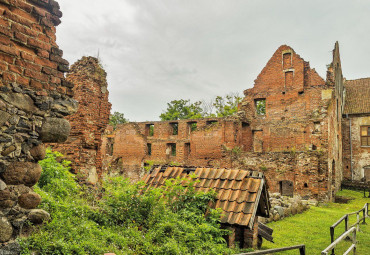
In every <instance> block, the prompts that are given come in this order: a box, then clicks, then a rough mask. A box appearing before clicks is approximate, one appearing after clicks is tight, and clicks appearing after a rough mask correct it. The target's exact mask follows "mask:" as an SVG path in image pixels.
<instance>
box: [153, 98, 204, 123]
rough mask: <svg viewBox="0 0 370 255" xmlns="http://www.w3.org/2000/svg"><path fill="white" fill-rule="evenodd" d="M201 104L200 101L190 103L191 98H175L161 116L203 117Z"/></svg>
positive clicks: (165, 117) (181, 118)
mask: <svg viewBox="0 0 370 255" xmlns="http://www.w3.org/2000/svg"><path fill="white" fill-rule="evenodd" d="M201 104H202V103H201V102H200V101H197V102H195V103H190V99H188V100H184V99H180V100H173V101H171V102H170V103H167V109H166V111H165V112H163V113H162V114H161V115H160V116H159V117H160V118H161V120H183V119H199V118H202V117H203V115H202V108H201Z"/></svg>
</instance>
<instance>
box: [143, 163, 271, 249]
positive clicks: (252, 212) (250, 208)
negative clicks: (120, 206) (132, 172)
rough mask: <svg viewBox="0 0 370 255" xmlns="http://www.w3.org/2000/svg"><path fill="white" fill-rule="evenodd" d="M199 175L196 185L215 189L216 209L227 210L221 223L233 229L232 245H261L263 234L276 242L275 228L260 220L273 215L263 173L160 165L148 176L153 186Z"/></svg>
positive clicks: (228, 238)
mask: <svg viewBox="0 0 370 255" xmlns="http://www.w3.org/2000/svg"><path fill="white" fill-rule="evenodd" d="M191 173H193V174H195V176H196V178H195V180H199V181H198V182H196V183H195V184H194V186H195V188H196V189H197V190H200V191H209V190H210V189H214V190H215V191H216V193H217V196H216V201H215V203H214V205H213V207H214V208H221V209H222V210H223V214H222V218H221V223H222V226H223V227H224V228H228V229H230V230H231V231H232V234H231V235H230V236H228V237H227V242H228V245H229V246H230V247H233V246H235V244H236V243H238V245H239V246H240V247H241V248H249V247H253V248H257V247H258V246H260V245H261V244H262V237H264V238H265V239H267V240H269V241H272V236H271V234H272V229H270V228H268V227H267V226H265V225H263V224H261V223H258V217H257V216H262V217H269V210H270V203H269V196H268V192H267V185H266V180H265V178H264V175H263V173H260V172H257V171H248V170H240V169H215V168H196V167H172V166H156V167H153V168H152V170H151V171H150V172H149V173H148V174H146V175H145V176H144V178H143V179H144V182H145V183H146V184H147V185H149V186H151V187H160V186H163V185H164V184H165V181H166V180H168V179H175V178H178V177H179V178H187V177H189V174H191Z"/></svg>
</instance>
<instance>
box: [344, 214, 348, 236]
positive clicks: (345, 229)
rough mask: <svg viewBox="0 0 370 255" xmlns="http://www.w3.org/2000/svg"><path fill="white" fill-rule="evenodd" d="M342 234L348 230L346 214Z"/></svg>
mask: <svg viewBox="0 0 370 255" xmlns="http://www.w3.org/2000/svg"><path fill="white" fill-rule="evenodd" d="M344 224H345V225H344V232H346V231H347V230H348V214H346V217H345V218H344Z"/></svg>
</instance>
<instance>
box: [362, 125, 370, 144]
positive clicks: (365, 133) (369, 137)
mask: <svg viewBox="0 0 370 255" xmlns="http://www.w3.org/2000/svg"><path fill="white" fill-rule="evenodd" d="M361 146H362V147H367V146H370V126H361Z"/></svg>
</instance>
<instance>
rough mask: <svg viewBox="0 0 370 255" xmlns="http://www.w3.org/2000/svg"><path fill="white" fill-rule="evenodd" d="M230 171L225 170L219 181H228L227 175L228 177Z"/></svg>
mask: <svg viewBox="0 0 370 255" xmlns="http://www.w3.org/2000/svg"><path fill="white" fill-rule="evenodd" d="M230 173H231V171H230V170H227V169H225V171H224V172H223V174H222V175H221V177H220V178H221V180H225V179H228V177H229V175H230Z"/></svg>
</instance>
